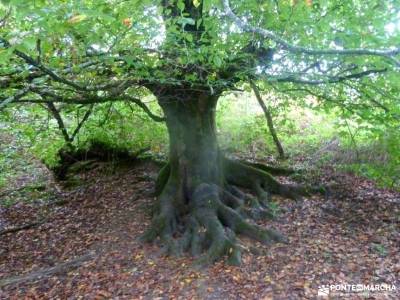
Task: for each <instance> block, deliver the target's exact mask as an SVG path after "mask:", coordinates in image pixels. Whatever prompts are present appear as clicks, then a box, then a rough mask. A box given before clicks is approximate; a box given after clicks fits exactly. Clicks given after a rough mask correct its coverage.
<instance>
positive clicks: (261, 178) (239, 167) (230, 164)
mask: <svg viewBox="0 0 400 300" xmlns="http://www.w3.org/2000/svg"><path fill="white" fill-rule="evenodd" d="M223 166H224V174H225V178H226V180H227V181H228V183H230V184H233V185H236V186H239V187H243V188H248V189H252V190H253V191H254V192H255V193H256V194H257V197H258V199H259V201H260V202H262V203H264V202H268V199H269V197H270V194H271V193H272V194H277V195H281V196H283V197H288V198H291V199H295V200H298V199H300V198H301V196H307V195H310V194H311V193H315V192H319V193H324V192H325V189H324V188H323V187H310V186H305V185H298V184H282V183H280V182H278V181H277V180H276V179H275V178H274V177H272V175H271V174H269V173H268V172H265V171H263V170H261V169H259V168H255V167H253V166H251V165H248V164H245V163H241V162H239V161H234V160H230V159H224V160H223Z"/></svg>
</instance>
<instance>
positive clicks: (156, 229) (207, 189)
mask: <svg viewBox="0 0 400 300" xmlns="http://www.w3.org/2000/svg"><path fill="white" fill-rule="evenodd" d="M222 165H223V176H224V179H225V180H224V182H225V185H223V186H219V185H216V184H214V183H200V184H198V185H197V186H196V187H195V188H194V189H193V192H188V190H190V189H187V188H186V189H185V188H184V187H183V186H182V184H185V181H183V183H182V182H181V181H179V180H177V179H175V180H174V179H173V178H172V176H171V167H170V165H169V164H166V165H165V166H164V167H163V168H162V169H161V171H160V173H159V177H158V179H157V182H156V190H155V194H156V195H157V196H158V202H157V206H156V209H155V213H154V218H153V221H152V224H151V226H150V228H149V229H148V230H147V231H146V233H145V234H144V236H143V239H144V240H145V241H147V242H159V243H160V244H161V245H162V246H163V248H164V250H165V252H166V253H167V254H169V255H181V254H182V253H183V252H189V253H191V254H192V255H193V256H196V257H199V258H198V262H199V263H201V264H207V263H211V262H213V261H215V260H217V259H219V258H221V257H227V259H228V262H229V263H232V264H240V260H241V251H242V250H243V249H242V248H243V247H241V245H240V244H239V242H238V241H237V239H236V237H237V235H244V236H247V237H250V238H252V239H254V240H257V241H259V242H261V243H263V244H267V245H269V244H271V243H274V242H286V240H285V238H284V237H283V236H282V235H281V234H279V233H278V232H276V231H275V230H271V229H265V228H262V227H260V226H258V225H257V224H255V223H254V220H257V219H265V218H273V217H274V213H273V211H271V207H270V195H271V194H279V195H282V196H285V197H290V198H293V199H298V198H299V197H301V196H303V195H308V193H310V192H315V191H320V189H316V188H310V187H305V186H301V185H287V184H282V183H279V182H278V181H277V180H275V179H274V178H273V177H272V176H271V175H270V174H269V173H267V172H265V171H264V170H261V169H259V168H256V165H249V164H245V163H241V162H237V161H233V160H228V159H223V164H222ZM191 182H193V180H192V181H191ZM238 187H241V188H246V189H250V190H251V191H253V192H254V193H255V194H256V195H257V197H252V196H250V195H248V194H246V193H244V192H242V191H241V190H240V189H239V188H238Z"/></svg>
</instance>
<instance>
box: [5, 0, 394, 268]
mask: <svg viewBox="0 0 400 300" xmlns="http://www.w3.org/2000/svg"><path fill="white" fill-rule="evenodd" d="M342 2H343V1H326V2H323V1H304V2H302V1H272V0H266V1H246V2H243V1H231V3H229V1H227V0H223V1H201V0H162V1H160V2H157V3H154V1H134V0H132V1H124V0H109V1H90V0H84V1H79V2H78V1H46V0H41V1H32V2H29V3H26V1H21V0H8V1H2V3H3V4H2V6H1V11H2V13H3V15H4V18H3V19H2V20H1V38H0V43H1V52H0V63H1V64H2V67H1V70H0V79H1V80H0V84H1V87H2V91H1V94H0V97H1V98H0V100H1V104H0V108H1V109H3V108H4V107H6V106H7V105H10V104H14V105H18V104H22V103H39V104H45V105H46V106H47V108H48V109H49V110H50V111H51V112H52V114H53V115H54V117H55V118H56V119H57V118H58V117H57V115H58V114H59V111H60V110H61V109H63V108H65V106H66V105H67V106H69V105H87V106H89V109H88V112H90V110H91V108H92V107H93V105H94V104H96V103H104V102H113V101H127V102H132V103H135V104H137V105H139V106H140V107H141V108H142V109H144V110H145V111H146V112H147V113H148V114H149V115H150V116H151V117H152V118H153V119H155V120H162V119H163V118H164V117H159V116H156V115H154V114H153V113H151V111H150V110H149V109H148V107H147V106H146V105H145V104H144V103H143V102H142V101H141V100H140V98H141V96H143V95H146V94H148V93H151V94H152V95H154V96H155V97H156V98H157V101H158V103H159V105H160V107H161V108H162V111H163V112H164V116H165V120H166V125H167V128H168V133H169V138H170V142H169V147H170V149H169V163H168V164H167V165H166V166H165V167H164V168H163V169H162V170H161V172H160V175H159V178H158V180H157V194H158V195H157V196H158V205H157V209H156V211H155V216H154V219H153V223H152V225H151V227H150V228H149V230H148V231H147V232H146V234H145V235H144V238H145V240H147V241H154V240H156V239H158V238H160V240H161V241H162V243H163V244H164V246H165V247H166V249H167V250H168V251H169V252H171V253H181V252H182V251H187V250H189V251H190V252H191V253H192V254H193V255H199V254H200V253H202V252H203V251H204V250H205V251H206V252H205V254H204V255H203V256H202V260H203V261H205V262H208V261H213V260H215V259H218V258H219V257H221V256H223V255H227V256H228V257H229V260H230V262H232V263H239V262H240V250H241V249H240V246H239V244H238V243H237V242H236V234H244V235H247V236H250V237H252V238H254V239H256V240H258V241H261V242H264V243H270V242H276V241H284V240H285V239H284V238H283V237H282V236H281V235H280V234H279V233H277V232H276V231H274V230H272V229H264V228H262V227H260V226H258V225H255V223H254V222H252V220H253V219H256V218H259V217H268V216H270V211H269V196H270V194H271V193H275V194H280V195H283V196H286V197H291V198H298V197H299V196H301V195H304V194H307V193H308V192H311V191H313V190H319V189H313V188H309V187H303V186H299V185H287V184H281V183H279V182H278V181H276V180H275V179H274V178H273V177H272V175H271V174H270V173H268V172H266V171H265V170H266V169H265V168H263V167H262V166H261V168H260V166H256V165H250V164H247V163H243V162H239V161H233V160H230V159H228V158H226V157H225V156H224V154H223V153H222V152H221V151H220V150H219V147H218V142H217V137H216V125H215V111H216V105H217V102H218V99H219V97H220V96H221V95H222V94H223V93H226V92H229V91H234V90H236V89H237V87H238V86H239V85H240V84H241V83H242V82H248V80H249V78H250V79H251V80H253V81H255V80H264V81H266V82H269V83H270V84H271V85H272V87H273V88H274V89H276V90H277V91H279V92H283V93H287V94H292V93H295V95H296V96H297V97H298V96H301V95H313V96H314V97H316V98H317V99H318V100H319V101H321V105H326V106H327V108H329V107H333V106H340V107H343V108H344V109H349V110H351V111H352V112H353V113H357V114H360V115H368V117H375V118H383V119H385V120H398V114H399V105H398V89H399V85H398V74H397V73H398V68H399V67H400V63H399V58H398V56H399V53H400V48H398V47H397V48H396V47H394V46H393V45H399V42H400V39H399V36H398V35H396V34H395V33H396V32H397V31H395V30H392V29H391V28H393V26H398V18H399V11H398V7H396V1H395V0H393V1H389V0H388V1H368V3H365V2H364V1H351V2H350V1H348V3H342ZM233 11H235V12H233ZM349 12H352V13H349ZM238 16H240V17H238ZM396 83H397V84H396ZM89 114H90V113H89ZM88 117H89V116H88ZM58 124H59V127H60V129H61V130H62V131H63V134H64V136H65V139H66V141H67V140H68V143H72V142H73V138H72V136H73V135H74V134H72V136H71V135H70V134H69V133H68V132H66V131H65V130H63V129H62V127H65V126H63V125H62V122H61V121H60V120H58ZM79 127H80V126H79V125H78V127H77V129H78V131H79ZM71 138H72V139H71ZM239 188H247V189H251V190H253V191H254V192H255V194H256V195H257V197H256V198H249V197H247V196H245V194H244V193H243V192H241V191H240V190H239Z"/></svg>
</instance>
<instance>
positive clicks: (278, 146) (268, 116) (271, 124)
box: [250, 80, 286, 158]
mask: <svg viewBox="0 0 400 300" xmlns="http://www.w3.org/2000/svg"><path fill="white" fill-rule="evenodd" d="M250 85H251V88H252V89H253V91H254V94H255V95H256V98H257V101H258V103H259V104H260V106H261V108H262V110H263V111H264V115H265V118H266V119H267V125H268V129H269V132H270V134H271V136H272V139H273V140H274V143H275V146H276V149H277V150H278V153H279V158H285V157H286V156H285V151H284V150H283V147H282V144H281V142H280V140H279V138H278V135H277V133H276V130H275V127H274V122H273V121H272V115H271V112H270V111H269V109H268V107H267V106H266V105H265V103H264V101H263V99H262V97H261V94H260V91H259V90H258V88H257V86H256V84H255V83H254V82H253V81H251V80H250Z"/></svg>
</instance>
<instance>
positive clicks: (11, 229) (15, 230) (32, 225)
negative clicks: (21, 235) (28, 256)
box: [0, 219, 47, 235]
mask: <svg viewBox="0 0 400 300" xmlns="http://www.w3.org/2000/svg"><path fill="white" fill-rule="evenodd" d="M46 220H47V219H44V220H40V221H36V222H32V223H28V224H25V225H21V226H16V227H12V228H8V229H4V230H2V231H0V235H4V234H7V233H14V232H18V231H21V230H26V229H31V228H33V227H37V226H39V225H42V224H44V223H45V222H46Z"/></svg>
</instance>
